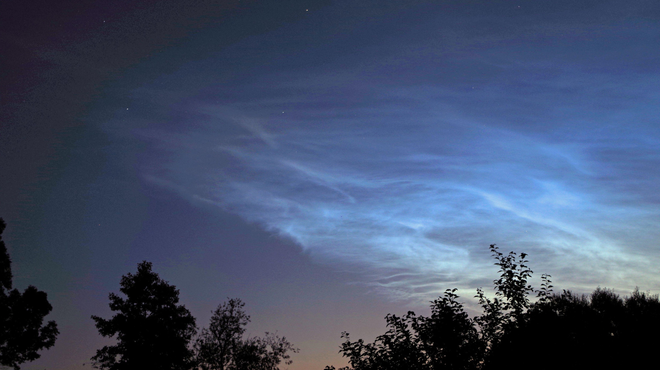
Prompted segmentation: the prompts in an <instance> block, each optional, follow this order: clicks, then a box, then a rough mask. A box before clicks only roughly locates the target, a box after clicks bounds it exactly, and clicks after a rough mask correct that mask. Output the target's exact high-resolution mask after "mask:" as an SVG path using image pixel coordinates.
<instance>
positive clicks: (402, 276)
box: [109, 24, 660, 300]
mask: <svg viewBox="0 0 660 370" xmlns="http://www.w3.org/2000/svg"><path fill="white" fill-rule="evenodd" d="M546 26H547V25H546ZM292 27H293V26H292ZM424 27H430V25H429V24H421V25H418V31H419V29H424ZM530 27H531V28H530V29H529V30H528V31H529V32H528V33H526V35H531V36H528V37H527V38H526V39H523V40H519V39H514V38H512V36H511V35H508V36H507V35H506V34H494V35H488V36H487V37H486V36H483V35H476V36H475V35H468V36H465V35H463V36H461V37H459V40H458V41H456V40H453V41H452V40H450V41H451V42H449V41H447V43H446V44H441V43H439V42H436V41H433V42H431V41H432V40H435V39H434V37H433V36H434V34H432V33H431V34H430V35H429V37H428V38H425V39H424V40H422V41H420V40H419V39H417V38H413V37H412V36H411V35H403V36H401V39H400V40H396V42H397V43H395V44H393V45H392V46H390V47H385V46H382V45H380V44H379V46H377V47H376V46H375V47H374V48H372V49H370V50H367V51H361V52H357V55H350V56H347V55H345V56H343V57H342V55H339V56H336V57H335V58H334V59H332V60H330V61H328V63H327V64H325V65H323V66H322V67H319V66H316V67H314V68H311V67H310V68H300V67H299V66H298V65H296V66H295V68H289V67H287V63H290V62H289V60H288V59H286V58H285V59H284V61H282V62H281V63H280V64H277V63H275V64H274V65H271V66H270V67H269V68H268V69H266V70H264V71H259V70H258V69H255V70H254V71H253V73H252V74H251V75H250V76H249V77H246V78H243V79H241V80H240V81H239V82H236V81H234V82H232V83H231V84H227V83H219V84H217V85H212V86H210V87H208V88H206V89H204V91H203V92H198V93H195V94H192V97H190V96H189V97H185V98H181V99H179V100H175V101H173V100H167V99H165V100H166V101H167V106H161V107H157V108H158V109H160V110H161V111H167V112H169V114H170V116H169V118H164V120H163V121H161V122H147V123H144V122H143V121H137V120H136V121H130V120H128V121H124V123H123V126H113V127H124V128H127V127H130V130H131V131H130V132H131V135H135V136H136V137H138V138H140V140H143V141H145V142H148V143H150V144H151V146H150V148H152V149H153V150H157V152H158V153H160V154H159V155H153V156H149V159H147V160H145V161H144V163H143V171H144V176H145V179H148V180H149V181H152V182H155V183H158V184H160V185H163V186H166V187H169V188H171V189H173V190H176V191H178V192H179V193H180V194H182V195H183V196H185V197H187V198H190V199H194V200H196V201H200V202H206V203H210V204H214V205H217V206H219V207H221V208H223V209H225V210H229V211H230V212H234V213H236V214H238V215H240V216H241V217H243V218H245V219H246V220H249V221H252V222H257V223H259V224H261V225H263V226H264V227H265V228H267V229H269V230H272V231H274V232H277V233H279V234H281V235H283V236H285V237H288V238H291V239H293V240H294V241H296V242H297V243H298V244H299V245H300V246H301V247H302V249H303V250H304V251H306V252H307V253H309V254H310V255H311V256H312V257H313V258H315V259H317V260H318V261H320V262H323V263H329V264H333V265H336V266H337V268H339V269H352V270H356V269H357V270H359V271H362V272H363V275H364V276H365V280H364V282H366V283H367V284H370V285H372V286H373V287H374V289H376V290H379V291H383V292H385V293H386V294H389V295H391V296H392V297H398V298H401V297H403V298H423V299H425V300H426V299H428V298H429V297H432V296H433V295H437V293H438V291H441V290H443V289H445V288H449V287H454V286H459V287H475V286H479V285H485V284H488V281H489V280H491V279H492V277H493V269H492V268H491V267H492V261H491V260H490V257H489V255H488V250H487V247H488V245H489V244H491V243H498V244H501V245H502V246H503V249H505V250H510V249H513V250H517V251H525V252H527V253H529V254H531V259H532V264H533V265H534V267H535V270H537V271H540V272H548V273H551V274H553V276H554V277H555V280H556V281H557V282H558V283H560V285H561V284H562V283H563V284H564V285H566V286H570V287H571V288H575V289H578V290H580V289H593V287H594V286H595V285H597V284H600V285H603V286H610V287H614V288H620V289H624V290H627V289H630V288H631V287H633V286H635V285H640V286H643V287H645V288H649V289H657V288H659V287H660V286H658V281H657V280H655V276H654V274H655V273H656V271H655V266H657V265H658V262H660V248H658V246H657V243H658V242H657V240H660V238H659V237H660V232H659V231H658V230H659V228H658V221H660V208H659V207H658V206H659V205H660V195H659V194H660V193H658V189H659V188H660V171H658V168H660V122H659V121H658V112H659V109H658V107H660V92H659V91H658V89H657V86H660V72H659V71H658V70H657V69H653V68H650V67H649V65H650V64H649V60H652V59H654V58H656V59H655V60H657V57H658V56H659V54H658V51H657V49H656V50H649V49H645V48H644V47H643V46H644V45H647V44H648V43H649V42H650V41H649V40H651V39H652V38H653V37H652V36H650V35H651V34H652V32H650V31H649V29H648V28H641V27H640V28H630V27H627V26H622V27H621V28H619V29H617V32H618V33H617V35H621V34H624V35H627V36H629V37H630V38H621V37H620V38H619V39H617V40H612V39H611V38H610V36H611V32H609V31H608V32H605V31H598V30H597V31H593V30H592V31H589V30H590V29H589V28H585V29H583V30H582V31H581V32H578V34H579V37H577V38H575V39H562V37H563V36H556V35H563V33H562V32H563V31H562V30H565V28H569V27H570V25H568V26H567V25H562V27H565V28H562V27H559V26H557V27H554V28H548V27H546V28H544V27H545V26H544V25H543V24H541V25H538V27H537V26H534V27H537V28H534V27H532V26H530ZM649 27H650V26H649ZM653 29H654V30H655V31H658V28H657V25H656V26H655V28H653ZM441 31H443V32H444V31H446V29H440V30H437V31H434V32H435V33H436V36H437V35H439V34H440V32H441ZM551 31H552V32H551ZM282 32H285V31H282ZM410 32H411V34H412V33H414V32H413V31H410ZM429 32H430V31H429ZM429 32H427V33H429ZM612 32H613V31H612ZM438 37H439V36H438ZM507 37H508V38H507ZM544 38H548V39H549V40H551V41H552V42H550V43H549V44H544V43H539V42H538V41H539V39H544ZM544 40H546V41H547V39H544ZM608 40H609V41H610V42H612V43H614V44H615V45H610V44H608V43H607V41H608ZM628 40H635V41H634V42H629V41H628ZM258 41H259V40H257V41H250V42H254V43H255V44H259V42H258ZM365 42H366V41H365ZM588 47H593V48H595V49H594V51H593V55H590V54H588V53H585V52H584V50H585V48H588ZM611 47H619V48H621V51H622V52H625V53H628V57H627V58H625V57H623V56H621V55H618V54H617V55H613V54H612V53H611V52H610V50H611V49H610V48H611ZM244 48H245V49H246V50H248V49H249V45H248V46H244ZM232 52H235V50H232ZM296 57H300V58H303V59H304V56H301V55H300V54H298V55H297V56H296ZM603 57H607V58H606V59H603ZM310 58H311V57H310ZM438 60H440V61H441V62H438ZM208 63H211V61H209V62H208ZM438 63H440V65H438ZM201 69H202V70H206V71H207V72H208V69H204V68H201ZM439 69H440V70H439ZM181 73H184V75H183V76H182V77H181V79H185V74H186V73H188V74H189V73H192V72H190V71H189V70H187V72H181ZM208 73H209V74H210V75H211V76H213V73H211V72H208ZM218 73H219V72H218ZM210 78H211V79H212V78H213V77H210ZM170 88H172V89H175V88H174V87H172V86H170ZM153 94H156V96H160V95H162V96H165V95H166V92H164V91H162V90H159V89H156V88H153V87H145V88H144V89H141V90H136V91H135V92H134V95H133V97H134V101H135V102H136V103H135V104H136V105H139V103H140V101H147V100H150V101H153ZM109 126H111V125H109ZM116 130H118V131H121V130H123V129H116Z"/></svg>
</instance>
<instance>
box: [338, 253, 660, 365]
mask: <svg viewBox="0 0 660 370" xmlns="http://www.w3.org/2000/svg"><path fill="white" fill-rule="evenodd" d="M490 250H491V252H492V253H493V257H494V258H495V260H496V263H495V265H497V266H499V268H500V270H499V273H500V276H499V278H498V279H496V280H494V281H493V283H494V290H495V296H494V297H493V298H492V299H489V298H487V297H486V294H485V293H484V291H483V290H481V289H478V290H477V294H476V298H478V300H479V304H480V305H481V309H482V313H481V315H479V316H476V317H473V318H470V317H469V316H468V315H467V313H466V312H465V310H464V307H463V305H462V304H461V303H460V302H458V300H457V299H458V295H457V294H456V289H450V290H447V291H445V293H444V295H443V296H441V297H440V298H438V299H436V300H435V301H433V302H432V303H431V316H430V317H424V316H417V315H415V313H414V312H408V313H407V314H406V315H404V316H396V315H392V314H390V315H387V316H386V317H385V321H386V324H387V331H386V332H385V334H382V335H380V336H378V337H377V338H376V340H375V341H374V342H373V343H365V342H364V341H363V340H362V339H359V340H357V341H351V339H350V336H349V334H348V333H347V332H344V333H342V338H344V339H345V341H344V343H343V344H342V345H341V347H340V348H341V349H340V351H339V352H340V353H341V354H342V355H343V356H344V357H347V358H348V361H349V364H350V366H347V367H343V368H341V369H339V370H395V369H396V370H399V369H409V370H432V369H452V370H454V369H466V370H467V369H483V370H491V369H641V368H649V364H650V361H651V358H650V357H649V356H651V355H652V354H653V353H655V351H656V350H657V348H658V346H659V345H660V338H658V335H659V334H658V333H660V300H659V299H658V296H657V295H648V294H645V293H641V292H639V290H635V291H634V292H633V293H632V295H630V296H629V297H626V298H624V299H622V298H620V297H619V296H618V295H616V294H614V293H613V292H612V291H609V290H607V289H600V288H598V289H596V290H595V291H594V292H593V293H592V294H591V295H589V296H582V295H580V296H578V295H575V294H573V293H571V292H570V291H566V290H564V291H563V292H562V293H561V294H553V292H552V285H551V283H550V279H549V278H550V276H549V275H543V276H542V281H543V282H542V284H541V287H540V288H539V289H534V288H533V287H532V286H531V285H530V284H528V279H529V278H530V277H531V275H532V270H530V269H529V268H528V267H527V262H528V261H527V260H526V259H525V257H526V256H527V255H526V254H525V253H521V254H520V255H517V254H516V253H514V252H510V253H509V254H507V255H505V254H502V253H501V252H500V251H499V250H498V249H497V247H496V246H495V245H491V246H490ZM530 297H531V298H536V300H535V302H532V301H531V299H530ZM334 369H335V368H334V367H333V366H327V367H326V368H325V370H334Z"/></svg>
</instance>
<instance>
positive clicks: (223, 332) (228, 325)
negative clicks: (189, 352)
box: [195, 299, 298, 370]
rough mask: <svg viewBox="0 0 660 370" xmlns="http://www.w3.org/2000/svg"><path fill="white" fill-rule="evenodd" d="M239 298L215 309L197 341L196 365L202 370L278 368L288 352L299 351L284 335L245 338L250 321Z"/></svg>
mask: <svg viewBox="0 0 660 370" xmlns="http://www.w3.org/2000/svg"><path fill="white" fill-rule="evenodd" d="M244 306H245V304H244V303H243V302H242V301H241V300H240V299H230V300H229V301H227V302H226V303H222V304H220V305H219V306H218V308H216V309H215V311H213V316H212V317H211V322H210V324H209V327H208V328H204V329H202V331H201V333H200V335H199V336H198V338H197V340H196V341H195V352H196V359H197V366H198V367H199V368H200V369H202V370H276V369H278V366H279V364H280V363H281V362H282V361H284V363H285V364H287V365H288V364H290V363H291V361H290V360H289V358H290V356H289V352H298V349H296V348H294V347H293V345H292V344H291V343H289V341H287V340H286V338H284V337H278V336H276V335H273V334H270V333H266V336H265V337H264V338H256V337H255V338H247V339H243V334H244V333H245V326H246V325H247V324H248V323H249V322H250V316H248V315H247V314H246V313H245V311H244V310H243V307H244Z"/></svg>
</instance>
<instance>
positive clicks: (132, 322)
mask: <svg viewBox="0 0 660 370" xmlns="http://www.w3.org/2000/svg"><path fill="white" fill-rule="evenodd" d="M151 269H152V264H151V263H150V262H147V261H144V262H142V263H140V264H138V271H137V273H136V274H135V275H133V274H131V273H129V274H127V275H124V276H123V277H122V279H121V282H120V285H121V288H120V291H121V292H122V293H123V294H124V295H125V296H126V298H121V297H120V296H118V295H116V294H114V293H110V309H112V311H116V312H117V313H116V314H115V315H114V316H113V317H112V318H111V319H103V318H100V317H98V316H92V319H93V320H94V321H95V323H96V327H97V329H98V330H99V333H100V334H101V335H102V336H104V337H113V336H116V337H117V344H116V345H112V346H104V347H103V348H101V349H99V350H98V351H97V352H96V355H95V356H94V357H92V360H93V363H94V366H95V367H96V368H101V369H108V370H124V369H154V370H180V369H181V370H183V369H190V368H191V367H192V366H193V364H194V359H193V353H192V351H191V349H190V348H189V346H188V345H189V342H190V340H191V339H192V337H193V335H194V334H195V333H196V331H197V327H196V325H195V318H194V317H193V316H192V315H191V314H190V311H188V309H186V307H185V306H183V305H179V304H178V303H179V291H178V290H177V289H176V287H174V286H173V285H170V284H168V283H167V282H166V281H164V280H162V279H161V278H160V277H159V276H158V274H156V273H155V272H153V271H152V270H151Z"/></svg>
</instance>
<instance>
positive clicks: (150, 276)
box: [0, 219, 660, 370]
mask: <svg viewBox="0 0 660 370" xmlns="http://www.w3.org/2000/svg"><path fill="white" fill-rule="evenodd" d="M4 228H5V224H4V222H3V221H2V219H0V325H1V326H0V365H1V366H8V367H13V368H14V369H16V370H18V369H19V368H20V367H19V365H20V364H22V363H25V362H28V361H33V360H35V359H37V358H39V354H38V351H40V350H42V349H47V348H50V347H52V346H53V345H54V343H55V339H56V337H57V335H58V330H57V325H56V324H55V322H53V321H50V322H47V323H44V317H45V316H46V315H48V313H49V312H50V311H51V309H52V307H51V306H50V304H49V303H48V300H47V296H46V293H44V292H41V291H38V290H37V289H36V288H35V287H33V286H30V287H28V288H27V289H26V290H25V292H23V293H21V292H19V291H18V290H16V289H12V274H11V260H10V258H9V254H8V253H7V249H6V247H5V245H4V243H3V242H2V238H1V236H2V231H3V230H4ZM490 250H491V252H492V254H493V257H494V258H495V261H496V262H495V265H496V266H498V267H499V274H500V275H499V278H498V279H496V280H494V281H493V283H494V295H493V296H492V297H490V298H489V297H488V296H487V294H486V293H485V292H484V291H483V290H481V289H477V293H476V298H477V299H478V302H479V305H480V306H481V314H480V315H478V316H475V317H470V316H468V314H467V313H466V312H465V308H464V306H463V304H462V303H460V302H459V301H458V298H459V297H458V295H457V294H456V292H457V290H456V289H448V290H447V291H445V293H444V294H443V295H442V296H441V297H439V298H438V299H436V300H434V301H433V302H431V315H430V316H429V317H425V316H418V315H416V314H415V313H414V312H412V311H411V312H408V313H407V314H405V315H403V316H396V315H393V314H389V315H387V316H386V317H385V321H386V326H387V331H386V332H385V333H384V334H382V335H380V336H378V337H377V338H376V340H375V341H374V342H373V343H365V342H364V341H363V340H362V339H359V340H356V341H352V340H351V338H350V336H349V334H348V333H347V332H344V333H342V338H343V339H344V342H343V343H342V345H341V346H340V350H339V352H340V353H341V354H342V355H343V356H344V357H346V358H347V359H348V362H349V365H350V366H347V367H343V368H341V369H337V370H434V369H449V370H456V369H480V370H492V369H529V368H533V369H585V368H587V369H598V368H648V367H649V366H648V365H649V364H650V361H652V360H653V359H652V356H653V354H654V353H655V351H656V350H657V348H658V346H659V345H660V339H659V337H658V335H659V334H658V333H660V299H659V298H658V296H657V295H648V294H645V293H641V292H639V291H638V290H635V291H634V292H632V294H631V295H630V296H629V297H625V298H620V297H619V296H618V295H616V294H614V293H613V292H612V291H609V290H607V289H600V288H598V289H596V290H595V291H594V292H593V293H592V294H591V295H589V296H578V295H575V294H573V293H571V292H570V291H566V290H564V291H563V292H562V293H560V294H556V293H553V291H552V285H551V282H550V276H549V275H543V276H542V278H541V279H542V284H541V287H540V288H538V289H535V288H533V287H532V286H531V285H530V284H529V283H528V280H529V279H530V278H531V276H532V270H531V269H530V268H529V267H528V266H527V263H528V261H527V260H526V257H527V255H526V254H525V253H521V254H520V255H518V254H516V253H514V252H510V253H508V254H503V253H501V252H500V251H499V250H498V248H497V247H496V246H495V245H491V246H490ZM120 286H121V288H120V292H121V294H122V295H123V296H120V295H118V294H115V293H110V296H109V298H110V309H111V310H112V311H113V312H114V315H113V316H112V317H111V318H108V319H105V318H101V317H98V316H92V319H93V320H94V322H95V324H96V327H97V329H98V331H99V334H101V335H102V336H104V337H112V338H115V340H116V344H115V345H108V346H104V347H103V348H101V349H99V350H98V351H97V352H96V355H95V356H94V357H92V362H93V365H94V367H96V368H99V369H108V370H124V369H154V370H178V369H181V370H276V369H279V366H280V365H281V364H285V365H286V364H290V363H291V361H290V354H291V353H295V352H297V351H298V350H297V349H296V348H295V347H294V346H293V345H292V344H291V343H290V342H289V341H287V340H286V338H284V337H279V336H276V335H273V334H269V333H266V335H265V336H264V337H252V338H245V337H244V334H245V326H246V325H247V324H248V323H249V322H250V317H249V316H248V315H247V314H246V313H245V311H244V304H243V302H241V301H240V300H239V299H230V300H228V301H227V302H225V303H222V304H220V305H219V306H218V307H217V308H216V310H214V311H213V315H212V317H211V320H210V323H209V326H208V327H207V328H203V329H202V330H201V331H198V328H197V326H196V322H195V318H194V317H193V316H192V315H191V313H190V311H188V309H186V308H185V306H183V305H181V304H179V291H178V290H177V289H176V287H175V286H173V285H170V284H169V283H168V282H166V281H164V280H162V279H161V278H160V277H159V276H158V274H156V273H155V272H154V271H152V264H151V263H150V262H147V261H144V262H142V263H140V264H139V265H138V269H137V272H136V273H135V274H132V273H128V274H126V275H124V276H123V277H122V279H121V281H120ZM325 370H335V367H333V366H327V367H326V368H325Z"/></svg>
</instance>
